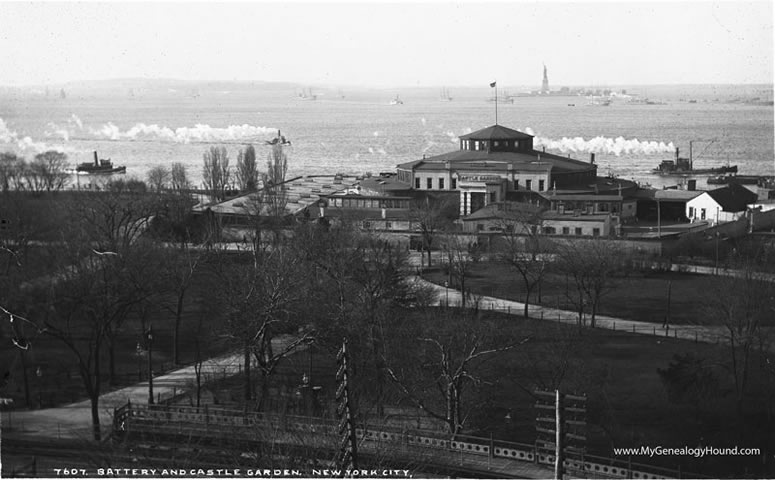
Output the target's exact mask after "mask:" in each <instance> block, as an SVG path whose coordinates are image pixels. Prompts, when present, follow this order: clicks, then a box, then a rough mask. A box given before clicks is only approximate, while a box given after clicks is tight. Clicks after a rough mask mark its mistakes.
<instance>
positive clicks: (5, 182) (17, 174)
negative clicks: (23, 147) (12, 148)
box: [0, 152, 25, 192]
mask: <svg viewBox="0 0 775 480" xmlns="http://www.w3.org/2000/svg"><path fill="white" fill-rule="evenodd" d="M24 168H25V161H24V159H23V158H22V157H19V156H18V155H16V154H15V153H13V152H3V153H0V190H2V191H3V192H7V191H9V190H22V188H21V187H22V186H23V183H22V172H23V171H24Z"/></svg>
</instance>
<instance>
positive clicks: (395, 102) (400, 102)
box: [390, 94, 404, 105]
mask: <svg viewBox="0 0 775 480" xmlns="http://www.w3.org/2000/svg"><path fill="white" fill-rule="evenodd" d="M390 104H391V105H403V104H404V101H403V100H401V99H400V98H398V94H396V98H394V99H393V100H391V101H390Z"/></svg>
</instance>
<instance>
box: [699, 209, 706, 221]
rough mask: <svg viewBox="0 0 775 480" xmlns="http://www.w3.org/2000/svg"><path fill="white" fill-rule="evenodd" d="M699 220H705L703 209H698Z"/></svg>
mask: <svg viewBox="0 0 775 480" xmlns="http://www.w3.org/2000/svg"><path fill="white" fill-rule="evenodd" d="M700 220H705V209H704V208H701V209H700Z"/></svg>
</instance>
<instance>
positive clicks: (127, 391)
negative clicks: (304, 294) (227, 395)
mask: <svg viewBox="0 0 775 480" xmlns="http://www.w3.org/2000/svg"><path fill="white" fill-rule="evenodd" d="M293 338H294V337H292V336H282V337H278V338H276V339H275V340H274V342H275V345H274V346H273V347H274V349H275V351H280V349H282V348H283V347H284V346H285V345H287V343H288V342H290V341H291V340H292V339H293ZM242 361H243V357H242V354H235V353H231V354H225V355H221V356H219V357H215V358H211V359H209V360H205V361H203V362H202V384H205V383H206V382H208V381H212V380H215V379H220V378H225V377H227V376H230V375H234V374H237V373H239V372H240V371H242ZM195 381H196V372H195V370H194V366H193V365H190V366H187V367H182V368H180V369H178V370H174V371H172V372H170V373H167V374H164V375H159V376H156V377H154V379H153V392H154V398H155V399H157V400H158V399H161V400H164V399H168V398H171V397H173V396H175V395H176V394H177V393H181V392H183V391H184V390H190V389H191V388H193V384H194V382H195ZM130 401H131V402H132V403H147V402H148V382H147V381H145V382H139V383H136V384H134V385H130V386H128V387H124V388H120V389H118V390H114V391H111V392H106V393H103V394H102V395H100V402H99V412H100V426H101V428H102V432H103V437H104V436H105V434H107V433H108V432H109V431H110V430H111V428H112V426H113V409H114V408H116V407H119V406H122V405H126V403H127V402H130ZM0 429H1V430H2V436H3V440H6V439H10V438H14V437H19V436H21V437H48V438H60V439H61V438H79V439H84V440H85V439H89V438H91V436H92V429H91V402H90V401H89V400H83V401H80V402H76V403H72V404H69V405H65V406H62V407H54V408H45V409H40V410H16V411H6V412H2V415H0Z"/></svg>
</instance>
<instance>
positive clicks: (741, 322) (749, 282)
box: [700, 247, 775, 419]
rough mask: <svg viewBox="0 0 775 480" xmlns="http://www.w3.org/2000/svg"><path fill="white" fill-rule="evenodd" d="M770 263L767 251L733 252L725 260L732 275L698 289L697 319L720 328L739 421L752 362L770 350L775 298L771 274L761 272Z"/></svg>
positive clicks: (741, 415) (763, 248)
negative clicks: (702, 298) (699, 299)
mask: <svg viewBox="0 0 775 480" xmlns="http://www.w3.org/2000/svg"><path fill="white" fill-rule="evenodd" d="M773 261H775V256H773V251H772V250H771V249H769V248H765V247H762V248H759V249H756V250H754V251H742V252H737V253H735V254H733V255H732V256H731V257H730V258H729V264H730V270H732V271H735V272H736V274H735V275H728V276H726V275H725V276H717V277H712V278H710V279H706V282H705V285H704V288H703V289H702V292H703V297H704V302H703V304H702V307H701V308H702V313H703V314H704V315H703V316H702V317H700V318H703V319H704V321H705V322H706V323H710V324H712V325H718V326H720V327H721V328H722V331H723V334H722V337H723V338H724V339H725V340H726V342H725V343H727V344H728V350H727V351H728V361H727V362H725V363H726V365H727V368H728V370H729V372H730V374H731V375H732V378H733V380H734V395H735V403H736V409H737V414H738V415H739V416H740V418H741V419H742V418H743V416H744V404H745V400H746V397H747V395H748V391H749V386H750V385H749V382H750V380H751V377H752V370H753V366H754V365H755V362H754V359H755V357H756V356H761V355H764V356H765V357H767V356H768V352H769V351H770V349H771V347H772V338H771V337H770V336H769V335H768V333H769V326H770V321H771V319H772V316H773V312H775V297H773V287H772V281H771V278H770V275H771V274H769V273H767V272H765V271H763V270H765V267H764V266H766V265H771V264H772V263H773Z"/></svg>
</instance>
